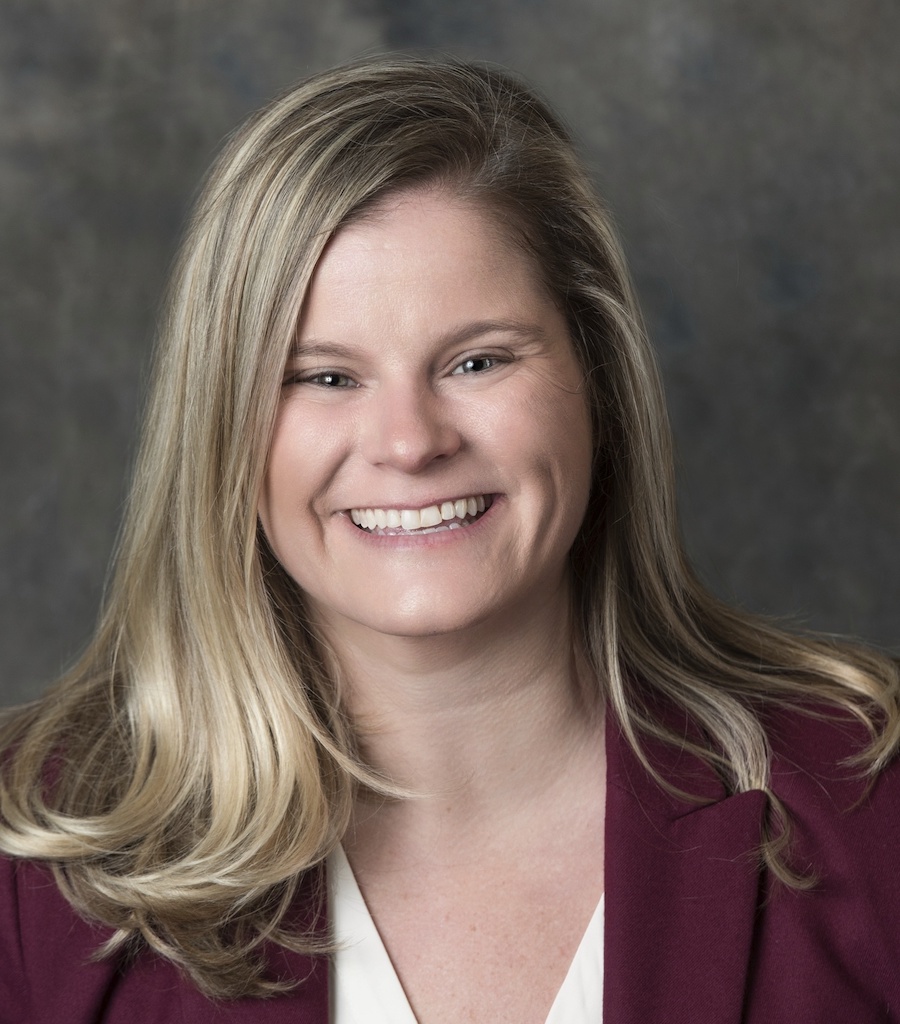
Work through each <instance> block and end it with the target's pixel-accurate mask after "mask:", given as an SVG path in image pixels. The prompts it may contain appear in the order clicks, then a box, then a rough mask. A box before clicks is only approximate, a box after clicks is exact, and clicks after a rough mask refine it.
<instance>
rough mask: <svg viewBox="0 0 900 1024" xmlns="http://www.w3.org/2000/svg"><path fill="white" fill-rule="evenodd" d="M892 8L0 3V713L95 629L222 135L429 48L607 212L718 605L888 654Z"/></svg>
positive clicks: (696, 3) (897, 291)
mask: <svg viewBox="0 0 900 1024" xmlns="http://www.w3.org/2000/svg"><path fill="white" fill-rule="evenodd" d="M898 44H900V5H898V4H897V3H896V2H895V0H852V2H851V0H787V2H784V0H778V2H776V0H756V2H754V3H752V4H748V3H739V2H736V0H553V2H552V3H550V2H541V0H453V2H449V0H448V2H444V0H419V2H416V0H318V2H312V0H254V2H252V3H249V2H246V0H79V2H78V3H77V4H75V3H72V2H71V0H4V2H3V3H2V6H0V76H2V77H0V220H2V231H0V295H2V306H0V345H2V353H0V357H2V362H0V369H2V373H0V488H2V495H3V500H2V502H0V559H2V562H0V633H2V644H0V703H8V702H12V701H17V700H22V699H25V698H27V697H29V696H32V695H35V694H37V693H38V692H39V691H40V690H41V689H42V688H43V686H44V685H45V684H46V683H47V682H48V681H50V680H51V679H52V678H53V677H54V676H55V675H57V674H58V673H59V671H60V670H61V669H62V668H63V667H64V666H65V665H66V664H67V663H68V662H69V661H70V660H71V659H72V657H73V656H74V655H76V654H77V653H78V652H79V651H80V650H81V649H82V648H83V646H84V644H85V642H86V641H87V639H88V636H89V634H90V632H91V629H92V626H93V624H94V621H95V619H96V614H97V608H98V605H99V601H100V597H101V592H102V584H103V580H104V577H105V575H106V570H107V565H108V562H109V558H110V555H111V552H112V548H113V544H114V540H115V535H116V530H117V526H118V522H119V516H120V511H121V504H122V500H123V497H124V494H125V482H126V477H127V472H128V467H129V464H130V460H131V458H132V456H133V451H134V443H135V438H136V430H137V424H138V414H139V409H140V403H141V396H142V393H143V384H144V382H145V378H146V372H147V367H148V365H149V354H150V347H151V343H152V337H153V325H154V320H155V316H156V313H157V308H158V301H159V296H160V294H161V291H162V288H163V284H164V281H165V277H166V273H167V268H168V266H169V263H170V261H171V258H172V256H173V253H174V250H175V246H176V242H177V238H178V235H179V231H180V228H181V225H182V223H183V220H184V217H185V215H186V212H187V209H188V204H189V201H190V197H191V195H192V193H193V191H194V189H195V188H196V186H197V183H198V181H199V178H200V176H201V174H202V173H203V171H204V170H205V168H206V167H207V165H208V163H209V161H210V159H211V158H212V156H213V154H214V152H215V151H216V149H217V147H218V144H219V142H220V140H221V139H222V137H223V136H224V135H225V134H226V133H227V132H228V131H230V130H231V129H232V128H233V127H235V126H236V124H237V123H238V122H239V121H240V120H242V119H243V118H244V116H245V115H246V114H248V113H249V112H250V111H252V110H253V109H255V108H256V107H258V106H259V105H260V104H262V103H263V102H265V101H266V100H267V99H269V98H270V97H271V96H272V95H274V94H275V93H277V92H279V91H280V90H282V89H284V88H285V87H287V86H288V85H289V84H291V83H292V82H293V81H295V80H296V79H298V78H300V77H303V76H305V75H307V74H310V73H312V72H314V71H317V70H319V69H322V68H324V67H327V66H329V65H331V64H333V63H335V62H338V61H341V60H344V59H347V58H350V57H353V56H356V55H358V54H360V53H364V52H376V51H382V50H389V49H398V48H409V47H417V48H422V47H424V48H437V49H442V50H448V51H451V52H454V53H457V54H460V55H462V56H468V57H476V58H484V59H488V60H492V61H496V62H499V63H502V64H505V65H507V66H509V67H512V68H513V69H515V70H517V71H519V72H521V73H523V74H524V75H525V76H526V77H527V78H528V79H529V80H530V81H531V82H532V83H533V84H534V85H536V86H537V87H538V89H539V90H541V91H542V92H543V93H544V94H545V95H546V96H547V97H548V98H549V99H550V101H551V102H552V103H553V104H554V105H555V106H556V107H557V109H559V110H560V111H561V112H562V114H563V115H564V117H565V118H566V119H567V120H568V122H569V123H570V124H571V125H572V127H573V128H574V130H575V133H576V135H577V136H578V138H579V139H580V142H581V148H582V152H583V154H584V156H585V158H586V160H587V162H588V164H589V165H590V167H591V169H592V171H593V173H594V175H595V178H596V180H597V183H598V186H599V188H600V190H601V192H602V193H603V194H604V195H605V196H606V197H607V198H608V200H609V202H610V204H611V206H612V208H613V210H614V212H615V215H616V219H617V222H618V224H619V227H620V229H621V233H622V235H623V237H624V241H625V246H626V250H627V252H628V254H629V257H630V260H631V263H632V267H633V270H634V273H635V277H636V280H637V284H638V290H639V292H640V294H641V297H642V300H643V305H644V309H645V312H646V316H647V321H648V324H649V328H650V331H651V334H652V336H653V339H654V341H655V343H656V346H657V348H658V351H659V354H660V359H661V363H662V367H663V372H664V376H665V380H666V386H667V390H668V395H669V401H670V409H671V414H672V418H673V422H674V428H675V435H676V442H677V446H678V455H679V466H678V469H679V478H680V490H679V493H680V500H681V509H682V518H683V527H684V532H685V536H686V540H687V545H688V549H689V551H690V553H691V555H692V557H693V558H694V559H695V561H696V563H697V565H698V567H699V569H700V572H701V575H702V576H703V577H704V578H705V580H706V581H707V582H708V583H709V584H710V586H711V587H712V589H713V590H714V591H716V592H717V593H718V594H720V595H721V596H723V597H725V598H727V599H728V600H733V601H736V602H737V603H739V604H741V605H742V606H744V607H746V608H749V609H752V610H755V611H759V612H763V613H766V614H769V615H776V616H788V617H791V618H792V619H793V620H794V621H797V622H799V623H800V625H802V626H805V627H809V628H816V629H823V630H826V631H832V632H840V633H850V634H856V635H859V636H861V637H863V638H866V639H868V640H870V641H873V642H875V643H878V644H880V645H882V646H887V647H890V648H893V649H897V648H898V646H900V619H898V610H900V344H898V339H900V285H898V283H900V62H898V60H897V53H898Z"/></svg>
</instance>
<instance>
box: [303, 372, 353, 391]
mask: <svg viewBox="0 0 900 1024" xmlns="http://www.w3.org/2000/svg"><path fill="white" fill-rule="evenodd" d="M299 383H301V384H314V385H316V387H320V388H354V387H356V381H355V380H353V378H352V377H348V376H347V374H345V373H337V372H335V371H334V370H322V371H320V372H319V373H313V374H310V375H309V376H306V377H301V378H300V380H299Z"/></svg>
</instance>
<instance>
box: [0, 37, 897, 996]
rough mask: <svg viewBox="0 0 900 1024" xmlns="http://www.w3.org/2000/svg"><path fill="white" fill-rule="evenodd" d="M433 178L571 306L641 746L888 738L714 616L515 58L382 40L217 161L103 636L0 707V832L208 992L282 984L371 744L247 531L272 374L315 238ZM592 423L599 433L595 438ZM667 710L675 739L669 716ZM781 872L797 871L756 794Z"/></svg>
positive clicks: (594, 237)
mask: <svg viewBox="0 0 900 1024" xmlns="http://www.w3.org/2000/svg"><path fill="white" fill-rule="evenodd" d="M435 183H437V184H440V185H441V186H442V187H446V188H450V189H452V190H453V191H454V193H455V194H457V195H460V196H462V197H463V198H466V199H469V200H471V201H473V202H480V203H484V204H486V205H487V206H488V207H490V208H491V209H493V210H495V211H497V212H499V213H500V214H502V215H503V216H505V218H506V219H507V220H508V222H509V224H510V225H511V227H512V228H513V230H514V231H516V232H517V233H518V235H519V237H520V239H521V241H522V242H523V244H524V245H525V246H526V247H527V248H528V249H529V251H530V252H531V253H533V255H534V257H535V259H536V260H537V262H538V264H539V265H540V267H541V269H542V271H543V273H544V275H545V278H546V282H547V285H548V287H549V288H550V290H551V292H552V294H553V295H554V296H555V298H556V300H557V301H558V302H559V304H560V307H561V308H562V309H563V310H564V311H565V314H566V316H567V318H568V322H569V325H570V329H571V334H572V339H573V342H574V344H575V347H576V349H577V351H578V355H579V358H580V360H581V362H582V364H583V367H584V371H585V377H586V381H587V384H588V389H589V392H590V395H591V399H592V405H593V411H594V419H595V426H596V429H597V437H598V438H599V442H598V444H597V445H596V457H595V468H594V486H593V492H592V497H591V506H590V509H589V512H588V515H587V518H586V520H585V524H584V527H583V529H582V533H581V535H580V536H579V538H578V541H577V544H576V552H575V556H576V557H574V558H573V567H574V568H573V571H574V573H575V578H576V584H577V588H576V589H577V599H578V603H577V608H578V621H579V625H580V629H581V631H582V634H583V639H584V642H585V645H586V648H587V651H588V655H589V658H590V660H591V662H592V665H593V668H594V671H595V673H596V677H597V679H598V680H599V685H600V686H601V687H602V694H603V696H604V697H605V699H606V701H607V702H608V704H609V705H610V706H611V707H612V708H613V709H614V713H615V715H616V717H617V719H618V721H619V723H620V725H621V727H622V729H623V730H624V732H625V735H626V737H627V738H628V740H629V742H630V743H631V745H632V746H633V747H634V749H635V750H636V751H637V752H638V755H639V756H640V757H642V759H644V761H645V764H647V767H648V768H649V769H650V770H651V771H652V770H653V766H652V765H651V764H650V763H649V761H648V759H647V758H646V756H645V755H644V754H643V752H642V743H643V741H644V740H645V739H646V737H648V736H655V737H657V738H661V739H662V740H664V741H666V742H670V743H674V744H677V745H679V746H681V747H684V746H686V745H687V746H689V747H690V748H691V749H692V750H694V751H695V752H696V753H697V754H698V755H699V756H700V757H701V758H703V759H704V760H705V761H707V762H708V763H709V764H710V765H712V767H713V768H714V769H715V770H716V771H717V772H718V773H719V774H720V775H721V776H722V777H723V779H724V780H725V781H726V783H727V785H728V786H729V788H730V789H731V790H732V791H743V790H747V789H762V790H764V791H766V792H767V793H768V792H769V750H768V745H767V739H766V735H765V732H764V730H763V728H762V726H761V724H760V718H759V711H760V709H762V708H764V706H765V704H766V703H767V702H770V701H783V700H785V699H787V700H792V701H798V702H808V701H811V700H820V701H825V702H828V703H830V704H832V705H835V706H837V707H840V708H843V709H846V710H847V711H848V712H850V713H851V714H852V715H854V716H856V717H857V718H859V719H860V720H861V721H862V722H863V723H864V724H865V725H866V727H867V728H868V729H869V731H870V734H871V736H872V743H871V746H870V747H869V749H868V750H867V751H865V752H864V753H863V754H862V755H861V761H860V763H861V764H862V765H863V766H864V767H865V768H866V769H867V770H869V771H871V772H873V773H874V772H876V771H877V770H879V769H880V768H881V767H882V766H883V765H884V764H885V763H886V761H887V760H888V759H889V757H890V756H891V754H892V753H893V751H894V749H895V747H896V745H897V741H898V735H900V714H898V685H900V684H898V672H897V667H896V665H894V664H893V663H892V662H891V661H889V660H887V659H885V658H882V657H880V656H878V655H876V654H874V653H870V652H865V651H862V650H855V649H854V650H851V649H849V648H848V649H839V648H838V647H837V646H836V645H834V644H832V643H830V642H827V641H824V640H814V639H806V638H802V639H801V638H797V637H793V636H789V635H786V634H784V633H782V632H779V631H778V630H776V629H774V628H772V627H771V626H769V625H767V624H765V623H762V622H760V621H758V620H756V619H753V618H750V617H749V616H746V615H744V614H741V613H738V612H736V611H734V610H731V609H729V608H726V607H724V606H723V605H721V604H720V603H719V602H717V601H716V600H715V599H713V598H712V597H711V596H710V595H709V594H708V593H707V592H706V591H705V590H704V589H703V588H702V587H701V586H700V585H699V584H698V582H697V581H696V579H695V578H694V576H693V575H692V573H691V572H690V570H689V568H688V566H687V564H686V562H685V559H684V556H683V554H682V549H681V545H680V543H679V538H678V533H677V528H676V516H675V501H674V491H673V484H672V478H671V466H672V458H671V452H670V441H669V434H668V427H667V421H666V414H665V408H664V403H663V398H662V392H661V388H660V384H659V380H658V376H657V371H656V368H655V363H654V360H653V357H652V354H651V352H650V350H649V347H648V345H647V342H646V339H645V336H644V331H643V328H642V325H641V320H640V316H639V313H638V307H637V303H636V301H635V298H634V295H633V293H632V288H631V285H630V283H629V277H628V273H627V269H626V266H625V262H624V258H623V255H622V252H621V249H620V246H619V244H618V242H617V240H616V237H615V234H614V231H613V229H612V226H611V223H610V219H609V217H608V215H607V214H606V213H605V211H604V210H603V208H602V206H601V204H600V203H599V201H598V200H597V198H596V196H595V194H594V192H593V189H592V186H591V183H590V181H589V180H588V177H587V175H586V172H585V171H584V169H583V167H582V166H581V164H580V162H579V161H578V159H577V157H576V156H575V153H574V149H573V146H572V143H571V141H570V139H569V137H568V135H567V133H566V131H565V130H564V129H563V127H562V126H561V125H560V123H559V122H558V120H557V119H556V118H555V117H554V115H553V114H552V113H551V112H550V111H549V110H548V109H547V107H546V106H545V105H544V104H543V102H542V101H541V100H539V99H538V98H537V97H536V96H535V95H534V94H533V93H532V92H531V91H529V90H528V89H527V88H525V87H524V86H523V85H521V84H520V83H519V82H518V81H517V80H516V79H515V78H513V77H512V76H510V75H509V74H507V73H505V72H501V71H498V70H495V69H492V68H488V67H481V66H476V65H471V64H466V63H463V62H460V61H456V60H452V59H442V60H425V59H417V58H396V57H381V58H374V59H368V60H363V61H360V62H357V63H354V64H351V65H348V66H345V67H341V68H338V69H335V70H332V71H329V72H326V73H324V74H321V75H318V76H317V77H315V78H313V79H311V80H309V81H307V82H305V83H303V84H301V85H299V86H298V87H297V88H295V89H293V90H291V91H290V92H288V93H286V94H285V95H283V96H282V97H280V98H279V99H277V100H276V101H275V102H273V103H272V104H271V105H270V106H268V107H267V108H266V109H264V110H263V111H261V112H260V113H258V114H256V115H255V116H254V117H252V118H251V119H250V120H249V121H248V122H247V124H246V125H245V126H244V127H243V128H242V129H241V130H240V131H238V132H237V133H236V134H235V135H234V136H233V138H232V139H231V140H230V142H229V143H228V144H227V146H226V148H225V149H224V151H223V153H222V155H221V156H220V157H219V159H218V160H217V162H216V164H215V165H214V167H213V169H212V171H211V173H210V175H209V177H208V179H207V181H206V183H205V187H204V189H203V191H202V193H201V196H200V198H199V201H198V204H197V208H196V211H195V213H194V215H193V218H192V220H191V222H190V225H189V228H188V231H187V234H186V237H185V240H184V243H183V246H182V250H181V255H180V258H179V261H178V263H177V266H176V268H175V272H174V276H173V283H172V286H171V291H170V294H169V296H168V304H167V314H166V316H165V318H164V321H163V323H162V326H161V337H160V345H159V350H158V356H157V362H156V367H155V377H154V385H153V390H152V394H151V398H150V402H149V408H148V411H147V416H146V422H145V429H144V433H143V441H142V447H141V452H140V457H139V461H138V466H137V469H136V476H135V481H134V485H133V489H132V493H131V497H130V501H129V504H128V508H127V514H126V517H125V525H124V530H123V535H122V538H121V542H120V548H119V554H118V558H117V563H116V571H115V574H114V577H113V580H112V584H111V588H110V593H109V596H108V600H107V602H106V606H105V610H104V613H103V616H102V619H101V623H100V625H99V628H98V631H97V634H96V637H95V639H94V641H93V643H92V645H91V647H90V649H89V650H88V652H87V654H86V655H85V656H84V658H83V659H82V660H81V662H80V663H79V664H78V665H76V666H75V667H74V669H73V670H72V671H71V672H70V673H69V674H68V675H67V676H66V677H65V678H64V679H63V680H62V681H61V682H60V683H59V684H58V685H57V686H56V688H55V689H54V690H52V691H51V692H50V693H49V694H48V695H47V696H46V697H45V698H43V699H41V700H39V701H37V702H35V703H34V704H33V705H30V706H28V707H26V708H24V709H20V710H19V711H17V712H16V713H15V714H14V715H12V716H11V717H10V718H9V720H8V721H7V723H6V725H5V727H4V730H3V733H2V745H3V747H4V748H6V750H7V754H6V759H5V761H4V770H3V778H2V788H0V801H2V802H0V815H2V821H3V823H2V827H0V848H2V849H3V850H5V851H6V852H7V853H10V854H13V855H17V856H23V857H33V858H44V859H46V860H48V861H50V862H51V863H52V864H53V865H54V866H55V870H56V873H57V878H58V881H59V884H60V885H61V887H62V888H63V891H64V892H65V893H66V894H67V896H68V897H69V899H70V900H71V901H72V903H73V904H74V905H75V907H76V908H78V909H79V910H80V911H81V912H82V913H84V914H86V915H89V916H91V917H93V918H96V919H99V920H100V921H102V922H105V923H107V924H108V925H110V926H112V928H113V929H115V934H114V937H113V939H112V940H110V942H109V943H108V944H107V951H111V950H113V949H115V948H117V947H119V946H121V945H122V944H124V943H126V942H129V941H131V940H140V939H142V940H143V941H145V942H146V943H147V944H148V945H149V946H151V947H152V948H153V949H155V950H157V951H158V952H159V953H160V954H162V955H163V956H166V957H169V958H171V959H172V960H174V961H176V962H177V963H179V964H180V965H181V966H182V967H183V968H184V969H185V970H186V971H187V972H188V973H189V974H190V975H191V976H192V977H193V978H194V980H195V981H196V983H197V984H198V985H199V986H200V987H201V988H202V989H203V990H204V991H206V992H208V993H210V994H212V995H216V996H227V997H231V996H237V995H245V994H251V995H261V994H264V993H266V992H267V991H271V990H272V989H273V988H275V987H277V986H276V985H275V984H274V983H272V982H270V981H268V980H267V979H266V978H265V977H264V976H263V973H262V968H261V965H260V960H259V948H260V943H261V941H262V940H263V939H265V938H270V939H273V940H275V941H277V942H281V943H284V944H286V945H290V946H292V947H293V948H299V949H307V950H308V949H318V948H321V944H320V943H317V940H316V939H315V937H311V936H306V935H297V934H294V933H293V932H292V931H291V930H290V929H289V928H288V927H287V926H286V924H285V920H286V918H285V915H286V912H287V909H288V907H289V906H290V903H291V900H292V899H293V898H294V896H295V894H296V889H297V886H298V884H299V880H300V879H301V878H302V877H303V876H304V873H306V872H309V871H310V870H311V869H313V868H314V867H315V866H316V865H318V864H320V863H321V862H322V860H323V858H324V857H325V856H326V855H327V853H328V852H329V851H330V850H331V849H332V848H333V847H334V845H335V844H336V843H337V842H338V841H339V839H340V837H341V835H342V834H343V832H344V830H345V828H346V825H347V822H348V817H349V811H350V804H351V799H352V796H353V793H354V791H355V789H356V787H358V786H359V785H367V786H372V787H375V788H381V789H382V790H389V789H390V785H389V782H388V781H387V780H379V779H377V778H374V777H373V776H372V773H371V772H370V771H369V770H368V769H367V768H366V766H365V765H364V764H362V763H361V761H360V758H359V757H358V755H357V751H356V748H355V745H354V737H353V731H352V728H351V723H349V722H348V721H347V720H346V719H345V717H344V716H343V714H342V712H341V709H340V707H339V702H338V699H337V697H336V686H335V682H334V676H335V673H334V670H333V667H332V665H331V659H330V657H329V653H328V651H326V650H324V649H323V647H322V645H321V643H320V642H319V640H318V639H317V638H316V637H315V636H313V635H312V632H311V630H310V629H309V627H308V626H307V617H306V615H305V613H304V608H303V595H302V593H300V591H299V589H298V587H297V586H296V585H295V584H294V583H293V581H292V580H291V579H290V578H289V577H288V576H287V574H286V573H285V572H284V570H283V569H282V568H281V566H280V565H279V564H278V563H277V561H276V560H275V559H274V557H273V556H272V555H271V552H270V551H269V550H268V548H267V546H266V544H265V540H264V539H263V538H262V536H261V534H260V533H259V532H258V524H257V514H256V513H257V504H258V495H259V493H260V486H261V481H262V478H263V474H264V469H265V460H266V454H267V446H268V441H269V438H270V436H271V432H272V426H273V421H274V416H275V411H276V404H277V401H278V394H279V384H280V380H281V374H282V372H283V367H284V363H285V359H286V356H287V352H288V349H289V347H290V344H291V341H292V338H293V335H294V331H295V328H296V324H297V321H298V318H299V314H300V309H301V305H302V303H303V300H304V295H305V293H306V289H307V285H308V282H309V280H310V277H311V275H312V273H313V270H314V268H315V266H316V262H317V260H318V258H319V256H320V254H321V252H322V249H323V247H324V245H325V244H326V242H327V241H328V239H329V238H330V237H331V236H332V235H333V233H334V232H335V231H336V230H337V229H338V228H339V227H340V226H341V225H342V224H344V223H346V222H347V221H348V220H350V219H352V218H354V217H357V216H360V215H362V214H363V213H364V212H365V211H366V210H367V209H368V208H370V207H371V206H373V205H374V204H377V203H378V202H379V201H380V200H381V199H383V198H384V197H385V196H386V195H387V194H389V193H392V192H396V191H397V190H400V189H408V188H415V187H419V186H426V185H433V184H435ZM601 427H602V429H601ZM661 704H663V705H669V706H671V707H674V708H675V709H677V710H680V711H681V712H682V714H686V715H687V716H688V718H689V719H690V721H691V722H693V723H694V726H695V730H694V732H692V733H691V735H692V736H693V739H686V738H685V735H684V732H683V731H682V730H675V729H673V727H672V726H671V725H668V724H667V721H668V719H667V718H666V716H665V715H663V714H661V713H660V711H659V708H660V705H661ZM769 796H770V806H771V808H772V815H771V821H772V823H773V824H772V826H771V828H770V832H769V833H767V834H766V835H765V836H763V837H761V842H762V851H763V854H764V856H765V857H766V858H767V860H768V862H769V864H770V866H771V867H772V868H774V870H775V871H776V872H778V873H779V874H780V875H781V876H782V877H783V878H785V879H786V880H787V881H788V882H792V883H796V881H797V880H796V879H794V878H793V876H792V875H791V873H790V870H789V868H788V867H787V866H786V864H785V859H784V857H783V856H782V853H783V851H782V845H783V842H784V836H785V835H786V832H785V830H784V828H783V825H784V822H783V821H782V820H781V812H780V805H779V804H778V802H777V799H776V798H775V796H774V795H773V794H771V793H769Z"/></svg>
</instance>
